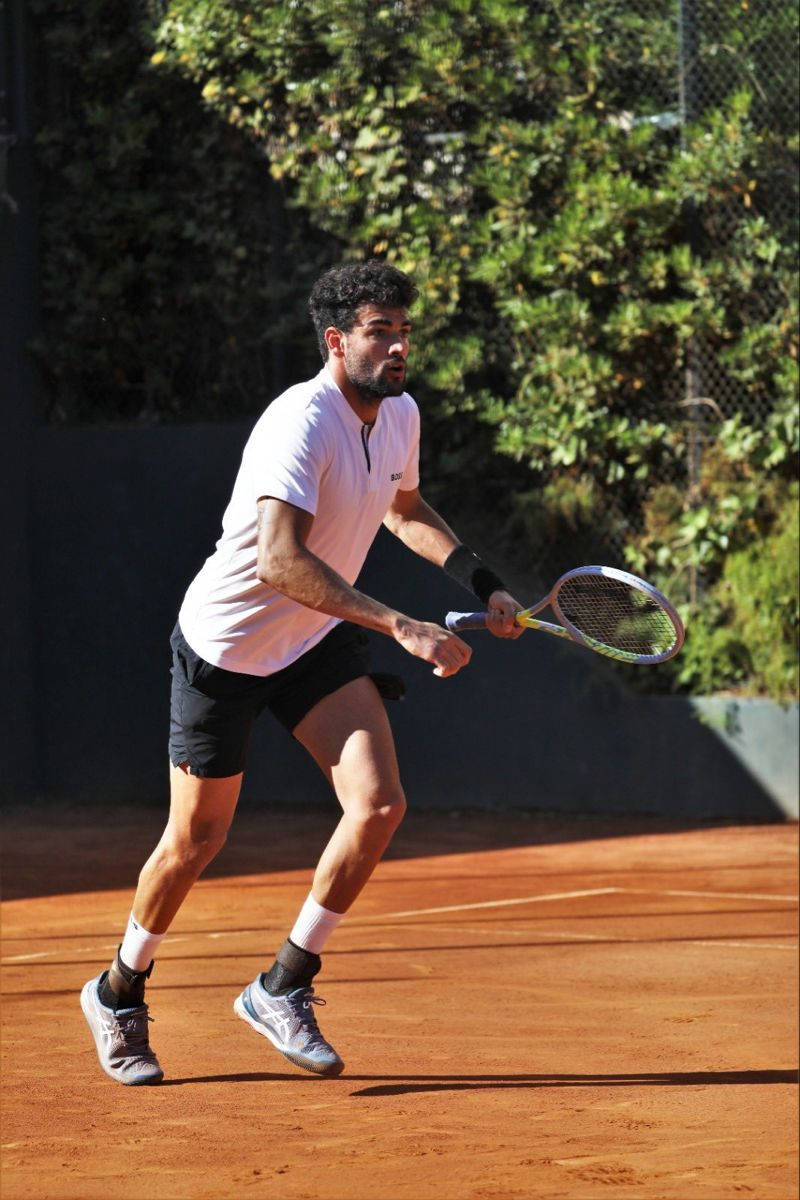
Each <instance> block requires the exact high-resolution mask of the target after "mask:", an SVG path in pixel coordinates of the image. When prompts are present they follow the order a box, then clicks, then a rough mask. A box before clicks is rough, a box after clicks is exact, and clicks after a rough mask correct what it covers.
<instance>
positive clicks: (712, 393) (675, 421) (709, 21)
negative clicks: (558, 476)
mask: <svg viewBox="0 0 800 1200" xmlns="http://www.w3.org/2000/svg"><path fill="white" fill-rule="evenodd" d="M608 17H609V21H612V20H614V21H616V23H617V28H618V30H619V29H620V28H621V29H622V30H623V33H622V36H621V37H620V38H619V39H618V42H617V45H618V46H619V47H620V48H621V49H622V53H621V54H619V56H618V58H617V61H616V62H614V63H613V66H612V69H611V70H607V71H606V76H605V78H606V81H607V83H609V84H610V85H611V87H612V88H613V89H614V90H615V91H616V93H617V95H619V94H620V93H622V92H624V94H626V95H627V97H628V99H627V103H626V107H625V109H624V110H623V111H622V112H620V113H617V114H616V115H615V116H612V119H615V120H617V121H618V122H621V123H624V125H625V127H626V128H628V129H631V128H635V127H636V126H637V125H640V124H649V125H652V126H655V127H656V128H657V129H659V130H662V131H664V133H665V135H667V136H672V137H675V136H678V137H679V138H680V139H681V142H682V144H683V143H684V141H685V138H686V136H687V130H690V129H692V128H693V126H695V125H696V124H697V123H699V122H702V121H703V119H704V118H705V117H706V116H707V114H708V113H709V112H710V111H711V110H713V109H719V108H721V107H722V106H724V105H725V103H726V102H727V101H729V100H730V98H731V97H732V96H733V95H734V94H736V93H747V94H748V95H749V97H750V109H749V116H750V121H751V123H752V126H753V129H754V132H755V136H756V140H757V143H758V144H759V146H760V147H761V150H762V153H761V154H760V156H759V160H758V163H757V164H756V163H754V164H753V165H752V167H751V169H752V176H753V177H752V178H750V179H749V180H748V181H747V184H746V185H745V186H744V187H742V188H741V189H733V190H731V191H728V192H727V193H725V194H722V195H719V196H714V197H713V199H712V200H711V201H710V202H709V203H707V204H706V205H705V206H702V207H699V206H696V205H694V204H687V205H686V209H685V240H686V242H687V243H688V244H689V245H690V246H691V247H692V250H693V251H694V252H696V253H698V254H702V255H705V256H707V257H711V256H714V257H716V258H721V259H723V260H724V259H727V260H728V261H729V262H730V263H731V265H733V264H734V263H735V260H736V255H737V248H736V245H735V234H736V231H737V229H738V228H739V227H740V225H741V217H742V208H743V207H744V209H745V210H746V212H747V214H748V216H751V217H756V218H761V219H762V220H763V221H764V222H766V223H767V224H768V226H769V227H770V229H771V231H772V234H773V236H774V237H775V239H777V240H778V241H779V242H780V244H781V245H782V246H784V247H786V246H788V247H792V248H796V246H797V241H798V172H797V134H798V53H797V51H798V21H797V12H796V11H795V9H794V7H793V6H792V5H787V4H785V3H783V2H782V0H752V2H751V0H733V2H730V0H728V2H723V3H720V2H719V0H662V3H660V4H658V5H653V4H644V3H639V4H638V5H630V4H623V5H615V4H609V5H608ZM785 304H786V296H785V295H784V294H783V293H782V292H781V290H780V288H779V287H777V286H771V285H770V283H767V285H766V286H763V285H762V286H760V287H759V288H757V289H754V290H753V291H752V293H751V294H750V295H749V296H748V298H747V305H746V312H745V316H746V317H749V318H750V319H751V320H752V321H753V322H754V323H755V322H758V321H769V320H771V319H773V318H774V317H775V315H776V313H780V311H781V309H782V308H783V307H784V306H785ZM723 350H724V346H723V344H722V342H721V340H720V339H719V338H714V337H713V336H709V335H707V334H706V335H696V336H693V337H691V338H689V339H688V341H687V343H686V345H685V348H684V351H683V356H682V357H680V356H676V359H675V362H674V368H673V370H672V372H671V374H670V376H669V377H667V378H665V379H664V380H663V388H662V390H661V392H660V394H659V395H656V396H652V397H650V399H649V404H650V410H651V412H652V415H653V416H654V417H655V418H661V419H666V420H667V421H668V422H669V423H670V424H671V425H672V426H673V427H674V428H677V429H679V430H680V431H681V435H682V436H681V442H682V446H683V453H682V454H680V455H678V456H677V457H675V458H669V459H667V460H666V461H665V462H664V464H663V467H662V469H661V475H660V477H657V478H656V479H650V480H649V481H648V484H647V490H649V491H652V489H653V487H658V486H659V485H660V484H666V485H668V486H672V487H675V486H677V487H680V488H682V489H683V490H684V495H685V503H686V505H687V506H693V505H694V506H696V505H699V504H701V503H702V502H703V461H704V456H706V455H707V454H708V451H709V449H710V448H711V447H712V446H713V444H714V442H715V440H716V437H717V429H718V428H719V425H720V423H721V422H722V421H724V420H725V419H727V418H731V417H733V416H735V415H737V414H740V415H741V416H742V417H743V418H744V419H745V420H746V421H748V422H752V423H754V424H756V425H757V424H759V423H762V422H764V421H765V420H766V419H767V418H768V416H769V414H770V413H771V411H772V408H773V404H774V397H773V396H772V395H770V394H769V392H768V391H767V390H765V389H764V388H756V387H748V386H747V385H746V384H745V383H744V382H742V380H741V378H737V377H735V376H734V375H733V374H732V373H731V371H729V370H728V369H727V368H726V365H725V363H724V361H723ZM645 403H646V404H647V403H648V401H645ZM638 498H639V499H640V500H641V501H642V502H644V500H645V489H642V491H641V492H640V493H639V497H638ZM607 503H608V504H609V506H610V509H611V518H612V519H610V520H607V521H606V525H605V527H606V530H610V531H611V534H610V541H611V548H612V550H613V551H615V552H616V553H618V554H619V556H620V558H621V557H622V555H623V550H624V547H625V545H626V543H627V541H628V539H629V537H630V534H631V532H632V526H634V525H635V523H636V521H637V520H638V517H639V510H637V511H636V512H631V511H630V509H629V508H626V507H625V506H624V501H623V502H619V501H617V500H615V498H614V496H613V495H610V496H609V497H608V498H607ZM607 540H608V539H607ZM702 589H703V578H702V572H699V571H698V570H697V568H696V567H690V579H689V589H688V590H689V599H690V600H691V601H692V602H696V601H697V599H698V598H699V595H700V593H701V592H702Z"/></svg>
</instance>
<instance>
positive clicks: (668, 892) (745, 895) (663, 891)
mask: <svg viewBox="0 0 800 1200" xmlns="http://www.w3.org/2000/svg"><path fill="white" fill-rule="evenodd" d="M612 895H633V896H694V897H698V898H700V899H706V898H707V899H710V900H766V901H770V900H785V901H791V902H794V903H797V901H798V897H797V896H784V895H774V894H772V895H770V894H769V893H765V892H702V891H690V890H688V889H685V888H658V889H655V888H626V887H605V888H586V889H584V890H582V891H574V892H547V893H544V894H542V893H539V894H538V895H535V896H517V897H514V898H513V899H509V900H481V901H477V902H475V903H472V904H445V905H440V906H439V907H437V908H409V909H405V910H403V911H401V912H393V913H372V914H371V915H368V916H364V917H361V918H359V919H358V921H354V922H353V923H352V925H351V926H350V927H351V928H355V927H356V926H357V925H361V924H365V923H367V922H371V921H374V922H386V921H391V920H395V919H397V918H400V917H423V916H429V915H433V914H435V913H448V912H469V911H472V910H474V909H481V908H509V907H511V906H514V905H518V904H540V903H543V902H545V901H549V900H575V899H580V898H581V897H583V896H612ZM732 911H735V910H732ZM652 915H653V916H658V915H663V916H669V914H668V913H666V914H657V913H654V914H652ZM698 916H702V913H698ZM538 932H540V933H543V931H541V930H540V931H538ZM245 933H254V934H259V935H260V934H261V933H263V930H241V929H237V930H231V931H228V930H218V931H216V932H213V933H206V934H193V933H186V934H177V935H176V936H174V937H173V936H170V935H167V938H166V939H165V941H164V945H165V947H166V946H174V945H175V944H176V943H178V942H183V941H187V940H189V939H193V938H200V937H203V938H211V939H217V938H224V937H236V936H240V935H242V934H245ZM544 936H545V937H555V936H558V937H564V938H569V939H570V940H575V941H578V940H582V941H587V942H589V941H594V940H605V939H603V938H600V937H599V936H598V937H597V938H595V937H593V936H592V935H588V934H573V933H559V934H550V933H544ZM786 936H787V937H788V936H791V935H789V934H787V935H786ZM614 940H615V941H620V942H622V941H626V942H635V941H636V940H637V939H621V938H617V939H614ZM641 940H643V941H646V940H648V939H641ZM686 944H687V945H691V946H728V947H734V948H737V949H754V950H789V949H793V947H791V946H775V945H771V944H769V943H748V942H713V941H700V940H694V939H692V940H691V941H689V940H687V942H686ZM116 949H117V943H116V942H114V943H113V944H110V945H107V946H79V947H72V948H71V949H70V953H72V954H96V953H97V952H98V950H116ZM63 952H64V948H63V947H61V948H59V949H58V950H39V951H38V952H36V953H34V954H14V955H11V956H9V957H7V958H2V959H0V963H4V964H12V963H24V962H32V961H33V960H34V959H37V958H53V957H54V956H55V955H57V954H61V953H63Z"/></svg>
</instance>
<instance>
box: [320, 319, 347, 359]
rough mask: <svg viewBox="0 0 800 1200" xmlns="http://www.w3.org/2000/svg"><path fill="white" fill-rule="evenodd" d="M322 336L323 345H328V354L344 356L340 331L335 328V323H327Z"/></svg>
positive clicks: (338, 356) (337, 356) (335, 356)
mask: <svg viewBox="0 0 800 1200" xmlns="http://www.w3.org/2000/svg"><path fill="white" fill-rule="evenodd" d="M323 336H324V338H325V345H326V346H327V347H328V354H332V355H333V357H334V358H344V346H343V344H342V331H341V330H340V329H337V328H336V326H335V325H329V326H328V328H327V329H326V330H325V333H324V335H323Z"/></svg>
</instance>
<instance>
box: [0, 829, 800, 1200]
mask: <svg viewBox="0 0 800 1200" xmlns="http://www.w3.org/2000/svg"><path fill="white" fill-rule="evenodd" d="M332 821H333V813H332V812H331V813H327V814H326V813H317V812H315V813H308V814H304V815H302V816H294V817H292V816H289V815H287V814H272V815H269V816H267V815H264V814H259V813H257V812H243V813H241V814H240V817H239V820H238V821H237V823H236V824H235V826H234V831H233V834H232V837H231V840H230V842H229V844H228V846H227V847H226V849H225V850H224V851H223V854H222V855H221V857H220V858H219V859H218V860H217V863H216V864H214V866H213V868H212V871H211V873H210V874H209V875H208V876H207V878H205V879H204V880H203V881H201V883H200V884H199V885H198V886H197V887H196V889H195V890H194V891H193V893H192V895H191V896H190V898H189V900H188V901H187V903H186V905H185V906H184V908H183V910H182V912H181V913H180V915H179V917H178V919H177V921H176V923H175V925H174V926H173V929H172V931H171V933H170V935H169V937H168V938H167V940H166V942H165V943H164V946H163V948H162V952H161V954H160V956H159V961H158V965H157V969H156V971H155V973H154V976H153V979H152V981H151V986H150V992H149V1000H150V1004H151V1013H152V1015H153V1016H154V1018H155V1023H154V1024H153V1025H152V1027H151V1041H152V1044H153V1045H154V1047H155V1049H156V1051H157V1053H158V1055H159V1057H160V1059H161V1062H162V1065H163V1066H164V1068H165V1071H166V1079H165V1081H164V1083H163V1084H162V1085H161V1086H160V1087H156V1088H131V1089H125V1088H122V1087H120V1086H119V1085H117V1084H115V1083H113V1082H112V1081H111V1080H109V1079H108V1078H107V1077H106V1076H105V1075H103V1074H102V1072H101V1071H100V1069H99V1067H98V1064H97V1060H96V1057H95V1052H94V1047H93V1044H92V1042H91V1038H90V1035H89V1032H88V1030H87V1028H86V1026H85V1023H84V1020H83V1017H82V1015H81V1011H80V1007H79V1004H78V993H79V991H80V988H81V985H82V984H83V982H84V981H85V980H86V979H87V978H89V977H90V976H91V975H93V974H96V973H97V972H98V971H99V970H100V969H101V968H102V967H103V966H105V965H106V964H107V963H108V961H109V958H110V956H111V953H112V951H113V949H114V948H115V947H116V940H117V938H118V936H119V932H118V931H119V930H120V928H121V927H122V925H123V923H124V921H125V919H126V917H127V912H128V904H129V901H130V887H131V884H132V883H133V881H134V879H135V874H136V871H137V869H138V866H139V864H140V861H141V859H142V856H143V855H144V854H145V853H146V852H147V850H149V848H150V846H151V845H152V843H153V842H154V841H155V839H156V838H157V836H158V833H159V832H160V824H161V816H160V814H159V813H158V812H157V811H154V810H152V809H149V810H145V812H144V813H143V814H139V815H137V814H136V813H135V812H133V811H132V810H125V811H124V812H122V813H117V814H115V816H114V819H113V820H112V819H111V818H110V817H108V816H106V817H105V818H103V817H101V816H99V815H98V814H93V813H90V812H73V813H63V812H61V813H59V812H57V811H55V810H54V811H52V812H47V811H45V812H42V813H39V814H37V815H36V817H35V818H34V819H31V818H29V817H27V816H25V815H17V816H14V817H12V818H11V819H10V820H9V821H8V822H7V842H6V845H7V853H8V861H7V863H6V868H5V885H4V891H5V896H6V897H7V899H6V901H5V904H4V919H3V992H4V995H3V1010H2V1012H3V1027H4V1034H3V1056H4V1063H3V1076H4V1111H3V1135H2V1140H3V1174H2V1194H3V1197H4V1200H21V1198H22V1197H35V1198H36V1200H49V1198H51V1197H52V1198H56V1197H59V1198H64V1200H67V1198H69V1200H84V1198H85V1200H89V1198H95V1197H96V1198H98V1200H99V1198H100V1197H103V1198H105V1197H106V1196H108V1195H109V1194H128V1193H130V1194H135V1195H142V1196H146V1197H148V1198H149V1200H179V1198H180V1200H183V1198H184V1197H186V1198H189V1197H191V1198H200V1197H204V1198H209V1200H218V1198H221V1197H234V1196H237V1197H238V1196H265V1197H270V1198H272V1200H275V1198H278V1200H283V1198H286V1200H300V1198H304V1200H339V1198H342V1200H344V1198H345V1197H350V1198H354V1200H361V1198H363V1200H395V1198H396V1200H447V1198H453V1200H462V1198H467V1197H481V1198H488V1197H492V1198H495V1197H496V1198H500V1197H502V1198H506V1197H525V1198H534V1197H535V1198H539V1197H541V1198H545V1197H546V1198H552V1200H555V1198H559V1200H561V1198H563V1200H589V1198H593V1197H604V1198H608V1200H615V1198H617V1197H631V1198H636V1200H650V1198H653V1200H655V1198H658V1200H689V1198H691V1197H704V1198H707V1200H728V1198H730V1200H741V1198H746V1197H753V1200H768V1198H770V1197H774V1198H775V1200H791V1198H792V1197H794V1196H796V1194H797V1147H796V1137H795V1131H796V1128H797V1085H796V1080H797V1075H796V1066H797V953H796V951H797V946H796V930H797V829H796V826H793V825H780V824H776V825H756V826H751V827H730V826H715V827H705V828H694V829H693V828H686V827H685V826H684V827H683V828H675V827H670V826H669V825H668V824H667V823H666V822H664V821H657V820H654V819H650V820H647V821H638V822H637V821H635V820H632V819H627V820H622V819H617V820H616V821H609V820H604V819H601V818H583V819H578V818H572V819H567V818H556V817H537V816H535V815H532V816H523V815H518V816H513V815H506V816H503V817H495V816H489V815H487V814H485V813H484V814H475V813H463V814H456V815H451V814H438V815H436V814H431V813H428V814H414V813H411V814H410V815H409V817H408V819H407V822H406V824H405V826H404V828H403V829H402V830H401V832H400V833H399V834H398V837H397V840H396V843H395V845H394V848H393V850H392V853H391V856H390V858H389V859H388V860H387V861H385V862H384V863H383V864H382V865H381V866H380V867H379V869H378V872H377V874H376V876H375V877H374V879H373V881H372V882H371V884H370V886H369V887H368V888H367V890H366V892H365V893H364V895H363V896H362V898H361V899H360V901H359V902H358V904H357V907H356V908H355V910H354V911H353V913H352V916H351V917H350V918H349V919H348V920H347V921H346V922H345V923H344V924H343V925H342V926H341V928H340V929H339V930H338V931H337V933H336V935H335V938H334V939H333V941H332V944H331V947H330V950H329V951H328V952H327V953H326V955H325V965H324V970H323V975H322V976H321V977H320V980H319V982H318V987H317V991H318V993H319V994H320V995H322V996H323V997H325V999H326V1000H327V1007H326V1008H325V1009H324V1010H319V1014H318V1015H319V1019H320V1025H321V1027H322V1029H323V1032H324V1033H325V1034H326V1036H327V1037H329V1039H330V1040H331V1041H332V1042H333V1044H334V1045H335V1046H336V1047H337V1049H338V1050H339V1051H340V1053H341V1054H342V1056H343V1058H344V1059H345V1062H346V1064H347V1065H346V1070H345V1073H344V1075H342V1076H341V1077H340V1078H338V1079H333V1080H326V1079H318V1078H314V1077H310V1076H307V1075H305V1074H303V1073H302V1072H300V1071H296V1070H294V1069H293V1068H290V1067H289V1066H288V1064H286V1066H284V1063H283V1060H282V1059H281V1058H280V1057H279V1056H278V1055H277V1053H276V1052H275V1051H273V1050H272V1049H271V1047H269V1045H268V1044H267V1043H266V1042H265V1041H263V1039H260V1038H258V1037H257V1036H256V1035H255V1034H254V1033H253V1032H252V1031H251V1030H249V1029H248V1028H247V1027H246V1026H245V1025H244V1024H243V1023H242V1022H241V1021H239V1020H238V1019H237V1017H236V1016H235V1015H234V1013H233V1011H232V1007H231V1005H232V1001H233V998H234V997H235V995H236V994H237V992H238V991H239V990H240V988H241V987H242V985H243V984H244V983H245V982H247V981H248V980H249V979H250V978H251V977H252V976H253V975H254V974H255V973H256V971H258V970H259V969H261V968H262V967H263V966H264V965H265V963H266V960H267V959H269V957H270V956H271V954H272V952H273V951H274V949H275V948H276V946H277V945H278V944H279V942H280V941H281V940H282V938H283V936H284V935H285V929H286V926H287V922H289V921H290V919H291V918H292V916H293V914H294V912H295V910H296V908H297V905H298V902H299V901H300V900H301V899H302V897H303V896H304V894H305V889H306V887H307V883H308V879H309V872H310V868H311V866H312V865H313V863H314V861H315V859H316V856H317V854H318V852H319V850H320V848H321V846H322V844H323V842H324V840H325V838H326V836H327V834H328V832H329V830H330V828H331V824H332ZM111 843H113V851H111V852H109V851H108V849H107V847H108V846H109V845H110V844H111ZM112 860H115V861H116V864H117V866H116V868H115V871H116V880H117V882H119V880H120V879H122V880H123V881H124V886H122V887H115V886H114V879H113V878H112V873H111V866H112Z"/></svg>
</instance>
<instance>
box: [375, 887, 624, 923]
mask: <svg viewBox="0 0 800 1200" xmlns="http://www.w3.org/2000/svg"><path fill="white" fill-rule="evenodd" d="M619 890H620V889H619V888H615V887H608V888H588V889H587V890H586V891H582V892H550V893H549V894H548V895H544V896H543V895H538V896H519V897H517V898H515V899H513V900H481V901H480V902H478V903H476V904H444V905H442V906H441V907H440V908H409V909H407V910H406V911H405V912H391V913H372V914H371V915H370V916H366V917H362V918H361V920H362V921H390V920H392V919H393V918H395V917H423V916H426V915H427V914H428V913H444V912H467V911H468V910H469V909H473V908H507V907H508V906H509V905H512V904H536V903H538V902H541V901H542V900H573V899H576V898H577V897H578V896H610V895H611V894H612V893H613V892H618V891H619Z"/></svg>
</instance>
